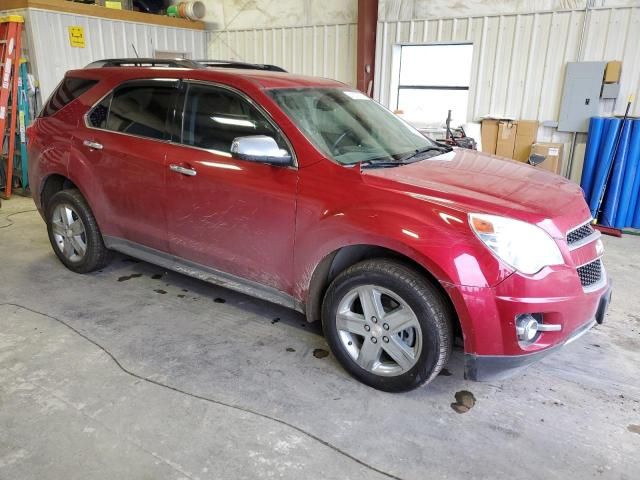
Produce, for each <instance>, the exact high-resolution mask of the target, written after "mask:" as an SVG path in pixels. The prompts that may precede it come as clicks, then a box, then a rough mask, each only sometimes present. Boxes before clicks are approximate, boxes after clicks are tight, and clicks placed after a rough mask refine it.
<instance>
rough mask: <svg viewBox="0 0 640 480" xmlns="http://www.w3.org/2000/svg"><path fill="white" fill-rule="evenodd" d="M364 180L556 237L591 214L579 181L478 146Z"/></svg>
mask: <svg viewBox="0 0 640 480" xmlns="http://www.w3.org/2000/svg"><path fill="white" fill-rule="evenodd" d="M363 178H364V181H365V182H367V183H370V184H372V185H376V186H378V187H381V188H388V189H393V190H397V191H400V192H402V193H405V194H407V195H411V196H413V197H415V198H418V199H421V200H424V201H429V202H433V203H437V204H440V205H446V206H448V207H449V208H452V209H454V210H459V211H462V212H465V213H469V212H476V213H488V214H494V215H503V216H507V217H511V218H517V219H519V220H523V221H526V222H530V223H535V224H538V225H540V226H541V227H543V228H545V229H546V230H547V231H548V232H549V233H550V234H552V235H553V236H564V233H565V232H566V231H567V230H569V229H571V228H573V227H575V226H577V225H579V224H580V223H582V222H584V221H586V220H588V219H589V218H590V213H589V209H588V207H587V205H586V202H585V201H584V197H583V194H582V190H581V188H580V186H579V185H576V184H575V183H573V182H571V181H569V180H566V179H565V178H563V177H561V176H559V175H555V174H553V173H550V172H548V171H546V170H543V169H541V168H539V167H532V166H529V165H527V164H523V163H521V162H516V161H513V160H507V159H503V158H500V157H496V156H493V155H489V154H486V153H481V152H477V151H475V150H465V149H454V150H453V151H451V152H449V153H445V154H442V155H438V156H435V157H431V158H429V159H426V160H421V161H418V162H415V163H411V164H408V165H402V166H399V167H393V168H371V169H365V170H363Z"/></svg>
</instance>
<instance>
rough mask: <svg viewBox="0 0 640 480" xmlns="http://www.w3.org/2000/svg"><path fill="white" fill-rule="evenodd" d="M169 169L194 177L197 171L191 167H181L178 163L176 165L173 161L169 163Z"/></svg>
mask: <svg viewBox="0 0 640 480" xmlns="http://www.w3.org/2000/svg"><path fill="white" fill-rule="evenodd" d="M169 170H171V171H172V172H177V173H181V174H182V175H187V176H189V177H195V176H196V174H197V173H198V172H196V171H195V170H194V169H193V168H186V167H181V166H180V165H176V164H174V163H172V164H171V165H169Z"/></svg>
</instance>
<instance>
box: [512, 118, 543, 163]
mask: <svg viewBox="0 0 640 480" xmlns="http://www.w3.org/2000/svg"><path fill="white" fill-rule="evenodd" d="M538 126H539V123H538V122H537V121H536V120H518V128H517V130H516V143H515V145H514V147H513V159H514V160H518V161H519V162H526V161H528V160H529V154H530V153H531V145H533V144H534V143H536V137H537V136H538Z"/></svg>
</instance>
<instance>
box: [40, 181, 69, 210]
mask: <svg viewBox="0 0 640 480" xmlns="http://www.w3.org/2000/svg"><path fill="white" fill-rule="evenodd" d="M69 188H77V187H76V186H75V184H74V183H73V182H72V181H71V180H69V179H68V178H67V177H64V176H62V175H56V174H54V175H50V176H49V177H47V179H46V180H45V182H44V187H42V195H41V197H40V198H41V202H40V203H41V205H42V208H43V210H44V211H46V209H47V204H48V203H49V200H50V199H51V197H53V196H54V195H55V194H56V193H58V192H59V191H60V190H67V189H69Z"/></svg>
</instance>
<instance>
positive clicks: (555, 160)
mask: <svg viewBox="0 0 640 480" xmlns="http://www.w3.org/2000/svg"><path fill="white" fill-rule="evenodd" d="M563 147H564V145H563V144H562V143H542V142H541V143H534V144H533V145H531V155H534V154H535V155H542V156H544V157H545V160H544V162H542V163H541V164H539V165H538V167H537V168H544V169H545V170H549V171H550V172H553V173H557V174H558V175H561V174H562V167H563V165H562V150H563Z"/></svg>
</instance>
